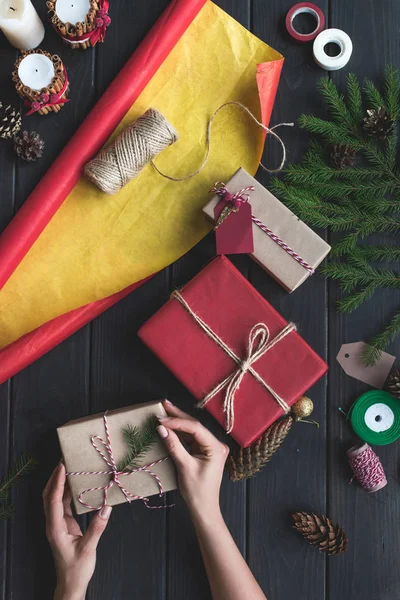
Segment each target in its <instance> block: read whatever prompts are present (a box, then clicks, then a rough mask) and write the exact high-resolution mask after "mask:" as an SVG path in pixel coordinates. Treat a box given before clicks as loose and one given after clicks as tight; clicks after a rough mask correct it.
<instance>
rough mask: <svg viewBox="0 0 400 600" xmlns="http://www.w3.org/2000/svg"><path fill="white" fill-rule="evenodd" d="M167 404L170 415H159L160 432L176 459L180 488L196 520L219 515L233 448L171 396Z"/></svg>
mask: <svg viewBox="0 0 400 600" xmlns="http://www.w3.org/2000/svg"><path fill="white" fill-rule="evenodd" d="M163 405H164V408H165V410H166V412H167V414H168V417H166V418H160V419H159V420H160V423H161V425H160V426H159V427H158V434H159V436H160V437H161V438H162V440H163V441H164V443H165V445H166V447H167V449H168V451H169V453H170V455H171V457H172V458H173V460H174V462H175V465H176V468H177V471H178V481H179V489H180V491H181V494H182V496H183V498H184V500H185V501H186V504H187V505H188V507H189V510H190V512H191V513H192V517H193V518H194V519H195V520H197V519H198V518H202V517H207V518H210V519H213V518H214V517H218V516H219V514H220V509H219V492H220V487H221V481H222V474H223V471H224V465H225V462H226V459H227V456H228V454H229V448H228V446H226V445H225V444H222V443H221V442H219V441H218V440H217V438H216V437H214V436H213V434H212V433H211V432H210V431H208V429H206V428H205V427H204V426H203V425H202V424H201V423H199V421H196V419H193V417H191V416H190V415H188V414H186V413H184V412H182V411H181V410H179V408H176V406H174V405H173V404H171V403H170V402H169V401H168V400H166V401H165V402H164V403H163ZM176 432H178V433H179V435H180V436H181V438H182V440H183V441H184V442H185V444H186V446H187V447H188V449H189V451H188V450H186V448H185V446H184V445H183V444H182V441H181V439H180V438H179V437H178V435H177V433H176Z"/></svg>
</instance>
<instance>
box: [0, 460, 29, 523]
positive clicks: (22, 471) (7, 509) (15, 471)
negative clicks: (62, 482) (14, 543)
mask: <svg viewBox="0 0 400 600" xmlns="http://www.w3.org/2000/svg"><path fill="white" fill-rule="evenodd" d="M35 464H36V461H35V460H34V459H33V458H32V457H31V456H28V455H27V454H23V455H22V456H20V458H19V459H18V460H17V462H16V464H15V466H14V467H13V468H12V469H11V470H10V471H9V472H8V474H7V475H6V477H5V478H4V479H3V481H0V520H1V519H8V518H9V517H12V516H13V514H14V507H13V505H12V503H11V498H10V495H11V488H12V486H13V485H14V484H15V483H17V482H18V481H19V480H20V479H21V478H22V477H24V476H25V475H27V474H28V473H29V472H30V471H32V469H33V468H34V466H35Z"/></svg>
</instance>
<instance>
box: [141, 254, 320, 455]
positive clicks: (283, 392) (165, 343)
mask: <svg viewBox="0 0 400 600" xmlns="http://www.w3.org/2000/svg"><path fill="white" fill-rule="evenodd" d="M181 294H182V296H183V297H184V299H185V300H186V302H188V304H189V305H190V307H191V309H192V310H193V311H194V312H195V313H196V314H198V316H199V317H200V318H201V319H203V321H205V322H206V323H207V325H208V326H209V327H211V329H212V330H213V331H214V332H215V333H216V334H217V335H218V336H219V337H220V338H222V339H223V340H224V342H225V343H226V344H227V345H228V346H230V347H231V348H232V349H233V351H234V352H235V353H236V354H237V356H239V357H243V359H244V358H245V356H246V346H247V340H248V336H249V333H250V330H251V329H252V327H253V326H254V325H256V324H257V323H265V324H266V325H267V327H268V328H269V330H270V339H271V340H272V339H273V338H274V337H275V336H276V335H277V334H278V333H279V332H280V331H281V330H282V329H283V328H284V327H285V326H286V325H287V321H285V319H284V318H283V317H282V316H281V315H280V314H279V313H278V312H277V311H276V310H275V309H274V308H273V307H272V306H271V305H270V304H269V303H268V302H267V301H266V300H265V299H264V298H263V297H262V296H261V295H260V294H259V293H258V292H257V291H256V290H255V289H254V288H253V286H252V285H251V284H250V283H249V282H248V281H247V279H245V278H244V277H243V275H241V273H240V272H239V271H238V270H237V269H236V267H234V266H233V264H232V263H231V262H230V261H229V260H228V259H227V258H226V257H224V256H221V257H218V258H216V259H214V260H213V261H212V262H211V263H210V264H208V265H207V266H206V267H205V268H204V269H203V270H202V271H201V272H200V273H199V274H198V275H197V276H196V277H195V278H194V279H192V281H190V282H189V283H188V284H187V285H186V286H185V287H184V289H183V290H182V291H181ZM139 337H140V338H141V339H142V340H143V342H144V343H145V344H146V345H147V346H148V347H149V348H150V349H151V350H152V351H153V352H154V354H156V355H157V356H158V358H159V359H160V360H161V361H162V362H163V363H164V364H165V365H166V366H167V367H168V368H169V369H170V370H171V371H172V372H173V373H174V375H175V376H176V377H177V378H178V379H179V380H180V381H181V382H182V383H183V384H184V385H185V387H187V388H188V390H189V391H190V392H191V393H192V394H193V396H194V397H195V398H196V399H197V400H202V399H203V398H204V397H205V396H206V395H207V394H208V393H209V392H211V390H213V389H214V388H215V387H216V386H217V385H218V384H219V383H220V382H222V381H223V380H224V379H225V378H226V377H227V376H228V375H230V374H231V373H234V372H235V371H236V370H237V368H238V367H237V365H236V364H235V363H234V362H233V360H232V359H231V358H230V357H229V356H228V355H227V354H226V353H225V351H224V350H223V349H222V348H220V347H219V346H218V345H217V343H216V342H215V341H213V340H211V339H210V338H209V337H208V336H207V335H206V334H205V333H204V332H203V330H202V329H201V328H200V326H199V325H198V324H197V323H196V321H195V320H194V318H193V317H192V316H191V315H190V314H189V313H188V312H187V311H186V309H185V308H184V307H183V306H182V305H181V304H180V303H179V302H178V301H177V300H176V299H171V300H169V301H168V302H167V304H165V305H164V306H163V307H162V308H161V309H160V310H159V311H158V312H157V313H156V314H155V315H154V316H153V317H152V318H151V319H150V320H149V321H147V323H145V324H144V325H143V327H142V328H141V329H140V331H139ZM253 368H254V369H255V370H256V371H257V372H258V373H259V375H260V376H261V377H262V378H263V379H264V381H265V382H266V383H268V385H269V386H270V387H271V388H272V389H273V390H274V391H275V392H276V393H277V394H279V396H280V397H281V398H283V399H284V400H285V401H286V403H287V404H288V405H289V406H291V405H292V404H294V402H296V400H298V398H299V397H300V396H302V395H303V394H304V393H305V392H306V391H307V390H308V389H309V388H310V387H311V386H312V385H313V384H314V383H315V382H316V381H317V380H318V379H320V378H321V377H322V376H323V375H324V374H325V373H326V371H327V369H328V367H327V365H326V363H325V362H324V361H323V360H322V358H320V357H319V356H318V355H317V354H316V353H315V352H314V350H312V348H310V346H309V345H308V344H307V343H306V342H305V341H304V340H303V338H302V337H301V336H300V335H299V334H298V333H297V332H292V333H290V334H289V335H288V336H287V337H286V338H284V339H283V340H281V341H280V342H279V343H278V344H277V345H275V346H274V347H273V348H271V349H270V350H269V351H268V352H267V353H266V354H265V355H263V356H262V357H260V358H259V359H258V360H257V361H256V362H255V363H254V364H253ZM288 373H290V376H289V375H288ZM225 391H226V390H222V391H221V392H219V393H218V394H217V395H216V396H214V398H212V399H211V400H210V401H209V402H208V404H207V406H206V408H207V410H209V412H210V413H211V414H212V415H213V416H214V417H215V419H216V420H217V421H218V422H219V423H221V425H224V424H225V416H224V412H223V401H224V397H225ZM234 408H235V425H234V428H233V431H232V434H231V435H232V436H233V437H234V439H235V440H236V441H237V442H238V443H239V444H240V445H241V446H243V447H246V446H249V445H250V444H252V443H253V442H254V441H255V440H256V439H257V438H259V437H260V435H261V434H262V433H263V432H264V431H265V429H267V427H269V426H270V425H271V424H272V423H273V422H274V421H276V419H278V418H279V417H280V416H281V415H282V414H283V411H282V409H281V407H280V406H279V404H278V402H277V400H276V399H275V398H274V397H273V396H272V395H271V394H270V393H269V392H268V391H267V390H266V389H265V388H264V387H263V386H262V385H261V384H260V383H259V382H257V381H256V379H255V378H254V377H253V376H252V375H251V374H250V373H246V375H245V377H244V379H243V381H242V383H241V385H240V388H239V390H238V391H237V393H236V396H235V401H234Z"/></svg>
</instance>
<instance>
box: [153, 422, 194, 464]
mask: <svg viewBox="0 0 400 600" xmlns="http://www.w3.org/2000/svg"><path fill="white" fill-rule="evenodd" d="M157 433H158V435H159V436H160V438H161V439H162V441H163V442H164V444H165V447H166V448H167V450H168V452H169V454H170V455H171V458H172V460H173V461H174V462H175V464H176V465H177V466H181V465H183V464H184V463H187V462H188V461H189V460H192V457H191V456H190V454H189V452H187V450H185V448H184V447H183V445H182V442H181V440H180V439H179V438H178V436H177V435H176V433H175V432H174V431H172V430H170V429H167V428H166V427H164V425H160V426H159V427H157Z"/></svg>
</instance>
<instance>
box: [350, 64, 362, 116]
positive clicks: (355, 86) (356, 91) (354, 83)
mask: <svg viewBox="0 0 400 600" xmlns="http://www.w3.org/2000/svg"><path fill="white" fill-rule="evenodd" d="M347 104H348V107H349V112H350V114H351V116H352V117H353V119H354V120H355V122H356V123H361V122H362V119H363V116H364V110H363V105H362V95H361V88H360V84H359V83H358V80H357V77H356V76H355V75H354V73H349V74H348V75H347Z"/></svg>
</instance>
